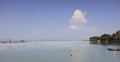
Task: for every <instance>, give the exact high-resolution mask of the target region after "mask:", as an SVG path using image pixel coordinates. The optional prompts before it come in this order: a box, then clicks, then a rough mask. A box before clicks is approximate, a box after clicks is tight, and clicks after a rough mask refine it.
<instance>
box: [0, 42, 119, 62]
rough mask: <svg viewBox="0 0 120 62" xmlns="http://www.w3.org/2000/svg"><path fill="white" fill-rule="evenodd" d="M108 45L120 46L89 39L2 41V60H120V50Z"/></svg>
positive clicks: (44, 61) (49, 61)
mask: <svg viewBox="0 0 120 62" xmlns="http://www.w3.org/2000/svg"><path fill="white" fill-rule="evenodd" d="M108 47H120V46H115V45H100V44H96V45H95V44H89V42H88V41H33V42H26V43H11V44H9V43H6V44H2V43H0V62H120V51H108V50H107V48H108Z"/></svg>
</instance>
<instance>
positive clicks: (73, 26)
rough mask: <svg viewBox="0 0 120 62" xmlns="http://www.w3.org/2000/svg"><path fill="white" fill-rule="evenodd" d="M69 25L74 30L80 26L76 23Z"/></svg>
mask: <svg viewBox="0 0 120 62" xmlns="http://www.w3.org/2000/svg"><path fill="white" fill-rule="evenodd" d="M69 27H70V28H71V29H73V30H76V29H77V28H78V27H77V26H76V25H70V26H69Z"/></svg>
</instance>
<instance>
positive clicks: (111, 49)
mask: <svg viewBox="0 0 120 62" xmlns="http://www.w3.org/2000/svg"><path fill="white" fill-rule="evenodd" d="M108 50H109V51H120V48H108Z"/></svg>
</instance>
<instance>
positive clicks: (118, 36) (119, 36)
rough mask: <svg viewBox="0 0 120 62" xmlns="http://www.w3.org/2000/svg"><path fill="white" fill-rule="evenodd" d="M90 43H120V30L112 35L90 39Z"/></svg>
mask: <svg viewBox="0 0 120 62" xmlns="http://www.w3.org/2000/svg"><path fill="white" fill-rule="evenodd" d="M89 39H90V41H96V42H99V41H100V42H120V30H119V31H116V33H113V34H112V35H111V34H102V35H101V36H94V37H90V38H89Z"/></svg>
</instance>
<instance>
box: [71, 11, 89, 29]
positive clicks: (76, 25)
mask: <svg viewBox="0 0 120 62" xmlns="http://www.w3.org/2000/svg"><path fill="white" fill-rule="evenodd" d="M85 14H86V13H83V12H82V11H81V10H79V9H77V10H75V11H74V13H73V16H72V17H71V19H70V21H69V22H70V26H69V27H70V28H71V29H73V30H76V29H80V28H81V27H82V26H83V24H85V23H86V22H87V20H86V18H85Z"/></svg>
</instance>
